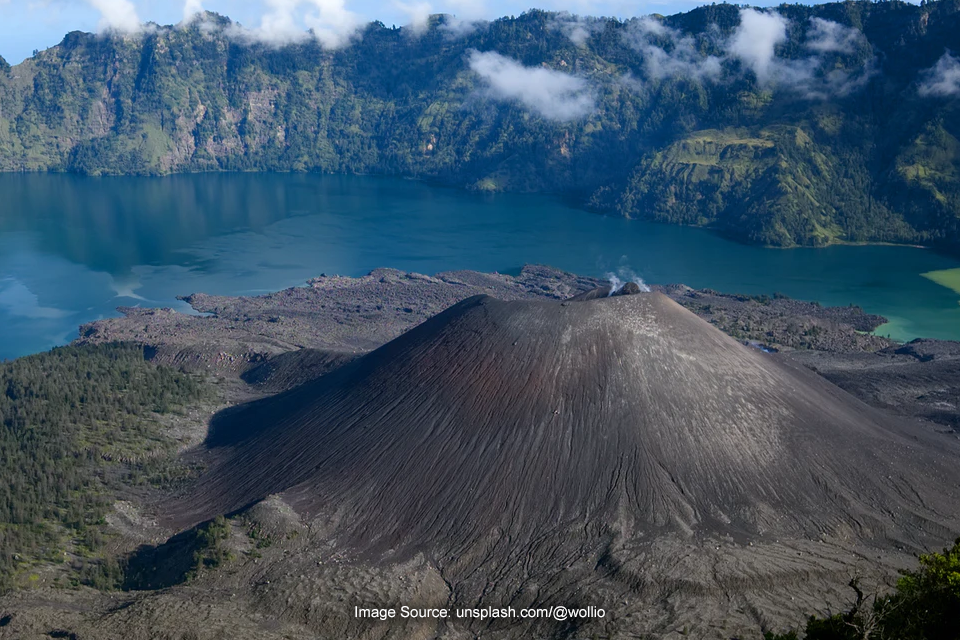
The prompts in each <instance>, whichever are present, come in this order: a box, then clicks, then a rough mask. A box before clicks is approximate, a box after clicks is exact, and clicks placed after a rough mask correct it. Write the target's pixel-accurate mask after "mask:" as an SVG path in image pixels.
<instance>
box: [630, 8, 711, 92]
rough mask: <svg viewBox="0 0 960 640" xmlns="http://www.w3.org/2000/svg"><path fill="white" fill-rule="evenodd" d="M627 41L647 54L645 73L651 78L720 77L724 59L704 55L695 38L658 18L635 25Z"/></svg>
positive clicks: (643, 20)
mask: <svg viewBox="0 0 960 640" xmlns="http://www.w3.org/2000/svg"><path fill="white" fill-rule="evenodd" d="M624 37H625V38H626V41H627V44H629V45H630V46H631V47H633V48H634V49H636V50H637V51H639V52H641V53H642V54H643V64H644V69H645V70H646V72H647V76H648V77H650V78H653V79H655V80H660V79H662V78H667V77H686V78H697V79H704V78H718V77H719V76H720V72H721V60H720V58H718V57H716V56H704V55H702V54H701V53H700V51H699V50H698V49H697V42H696V40H694V38H693V37H692V36H685V35H683V34H682V33H680V32H679V31H677V30H676V29H671V28H670V27H668V26H666V25H664V24H663V23H662V22H660V21H659V20H657V19H656V18H652V17H649V16H647V17H644V18H640V19H639V20H636V21H634V22H631V23H630V25H629V27H628V29H627V31H626V35H625V36H624ZM661 45H662V46H661ZM668 49H669V51H668Z"/></svg>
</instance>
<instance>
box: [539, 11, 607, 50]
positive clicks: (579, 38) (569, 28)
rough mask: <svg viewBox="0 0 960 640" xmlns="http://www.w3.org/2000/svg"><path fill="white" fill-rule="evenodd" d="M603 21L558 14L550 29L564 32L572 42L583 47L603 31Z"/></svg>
mask: <svg viewBox="0 0 960 640" xmlns="http://www.w3.org/2000/svg"><path fill="white" fill-rule="evenodd" d="M603 24H604V23H603V21H602V20H599V19H597V18H581V17H580V16H575V15H572V14H570V13H567V12H566V11H563V12H561V13H559V14H557V15H556V16H555V17H554V18H553V20H551V21H550V24H549V26H550V28H551V29H557V30H559V31H562V32H563V34H564V35H565V36H567V38H569V40H570V42H572V43H573V44H575V45H577V46H578V47H582V46H584V45H585V44H587V40H589V39H590V36H592V35H593V34H594V33H597V32H598V31H601V30H603Z"/></svg>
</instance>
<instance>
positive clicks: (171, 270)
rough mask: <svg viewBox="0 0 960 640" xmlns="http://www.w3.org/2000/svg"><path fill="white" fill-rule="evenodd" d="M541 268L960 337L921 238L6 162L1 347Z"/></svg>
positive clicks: (956, 298) (352, 184)
mask: <svg viewBox="0 0 960 640" xmlns="http://www.w3.org/2000/svg"><path fill="white" fill-rule="evenodd" d="M526 263H543V264H549V265H552V266H555V267H559V268H562V269H566V270H569V271H574V272H578V273H582V274H586V275H596V276H602V275H603V274H604V273H606V272H608V271H616V270H618V269H619V268H622V267H626V268H629V269H632V270H633V271H634V272H636V273H637V274H639V275H640V276H642V277H643V278H644V279H645V280H646V281H648V282H652V283H672V282H683V283H685V284H688V285H690V286H692V287H698V288H700V287H710V288H714V289H718V290H720V291H726V292H742V293H773V292H781V293H785V294H787V295H789V296H792V297H796V298H801V299H806V300H818V301H820V302H822V303H823V304H830V305H835V304H841V305H845V304H850V303H854V304H858V305H861V306H862V307H864V308H865V309H866V310H867V311H870V312H874V313H880V314H883V315H885V316H887V317H888V318H890V319H891V321H892V322H891V324H890V325H889V326H888V327H885V328H883V329H881V330H880V333H883V334H886V333H888V332H889V333H890V334H891V335H892V336H893V337H895V338H898V339H910V338H914V337H919V336H923V337H937V338H948V339H960V304H958V302H960V295H958V294H957V293H955V292H953V291H951V290H949V289H947V288H945V287H942V286H939V285H937V284H936V283H934V282H932V281H930V280H928V279H926V278H923V277H921V275H920V274H921V273H925V272H928V271H934V270H940V269H952V268H957V267H960V261H957V260H954V259H950V258H947V257H944V256H941V255H938V254H935V253H933V252H931V251H927V250H922V249H913V248H907V247H885V246H883V247H881V246H863V247H830V248H826V249H793V250H778V249H763V248H759V247H748V246H744V245H740V244H737V243H734V242H730V241H728V240H725V239H723V238H721V237H719V236H717V235H715V234H712V233H710V232H707V231H704V230H702V229H693V228H684V227H675V226H669V225H656V224H648V223H643V222H637V221H630V220H623V219H620V218H615V217H605V216H599V215H596V214H592V213H587V212H583V211H580V210H578V209H576V208H573V207H570V206H568V205H566V204H564V203H562V202H560V201H558V200H556V199H554V198H550V197H546V196H525V195H493V196H490V195H477V194H471V193H465V192H462V191H457V190H453V189H444V188H439V187H433V186H429V185H425V184H422V183H419V182H413V181H407V180H400V179H392V178H375V177H355V176H351V177H345V176H315V175H272V174H206V175H191V176H172V177H165V178H88V177H79V176H70V175H29V174H28V175H21V174H7V175H0V326H2V327H3V328H4V330H3V331H2V332H0V358H12V357H16V356H20V355H24V354H27V353H33V352H37V351H41V350H44V349H47V348H49V347H51V346H54V345H57V344H63V343H66V342H69V341H70V340H72V339H73V338H74V337H76V334H77V327H78V325H80V324H81V323H82V322H87V321H90V320H95V319H97V318H102V317H106V316H110V315H115V314H116V311H115V309H116V307H117V306H136V305H143V306H172V307H174V308H178V309H183V310H186V305H184V304H182V303H178V302H177V301H176V299H175V298H176V296H177V295H184V294H189V293H193V292H198V291H203V292H206V293H212V294H224V295H250V294H258V293H265V292H268V291H274V290H277V289H282V288H285V287H290V286H295V285H300V284H303V283H304V281H305V280H306V279H307V278H310V277H312V276H315V275H318V274H320V273H322V272H325V273H327V274H335V273H336V274H342V275H351V276H357V275H362V274H364V273H367V272H368V271H370V270H371V269H373V268H376V267H395V268H398V269H404V270H410V271H418V272H420V273H427V274H433V273H436V272H438V271H446V270H452V269H476V270H480V271H501V272H503V271H514V270H516V269H518V268H519V267H520V266H522V265H523V264H526Z"/></svg>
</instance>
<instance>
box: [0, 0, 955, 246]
mask: <svg viewBox="0 0 960 640" xmlns="http://www.w3.org/2000/svg"><path fill="white" fill-rule="evenodd" d="M958 7H960V3H958V2H957V0H944V1H942V2H934V3H929V4H927V5H925V6H923V7H918V6H914V5H909V4H905V3H895V2H888V3H880V4H871V3H860V2H856V3H855V2H847V3H842V4H841V3H838V4H829V5H818V6H816V7H804V6H797V5H794V6H784V7H781V8H780V9H779V14H776V15H777V16H779V18H775V19H774V21H775V24H774V23H771V24H773V27H772V28H776V29H779V28H781V27H782V29H783V40H782V42H780V44H779V45H778V46H777V47H776V50H775V52H774V53H771V54H770V56H772V57H770V56H768V57H767V58H762V56H761V57H760V58H758V57H757V55H756V52H752V51H751V50H750V49H749V47H747V46H746V44H744V42H743V40H744V29H746V27H744V26H743V25H744V24H746V23H747V21H746V20H745V18H744V16H745V15H747V14H746V13H745V11H747V10H740V9H738V8H737V7H735V6H732V5H719V6H710V7H702V8H700V9H696V10H694V11H691V12H689V13H686V14H679V15H676V16H671V17H668V18H663V19H660V18H656V19H635V20H630V21H627V22H619V21H602V20H593V19H587V20H580V19H576V20H575V19H573V18H570V17H569V16H560V15H557V14H549V13H544V12H538V11H533V12H528V13H526V14H523V15H521V16H520V17H517V18H505V19H502V20H498V21H496V22H494V23H491V24H489V25H485V26H482V27H479V28H477V29H475V30H474V31H472V32H470V33H466V34H460V35H456V36H455V35H453V34H452V31H451V29H450V28H448V25H447V24H446V18H443V17H435V18H434V19H433V21H432V23H431V26H430V28H429V29H428V30H426V31H425V32H424V33H422V34H419V35H414V34H410V33H408V32H407V31H405V30H401V29H388V28H386V27H384V26H383V25H380V24H378V23H374V24H371V25H369V26H368V27H367V28H366V29H365V30H364V31H363V33H362V34H361V35H360V37H358V38H356V39H354V40H353V41H352V42H351V43H350V44H349V45H348V46H346V47H344V48H342V49H339V50H335V51H329V50H325V49H323V48H322V47H321V46H320V45H319V44H317V43H316V42H313V41H308V42H305V43H300V44H291V45H288V46H285V47H281V48H274V47H269V46H266V45H263V44H256V43H250V41H249V40H244V39H242V38H238V37H237V36H236V35H235V30H234V29H233V28H232V26H233V25H232V23H231V22H230V21H229V20H228V19H226V18H222V17H219V16H215V15H213V14H207V15H206V16H205V18H204V19H203V20H201V21H199V22H195V23H194V24H193V25H192V26H190V27H187V28H183V27H170V28H155V29H153V30H149V31H146V32H144V33H142V34H140V35H138V36H134V37H118V36H111V37H100V36H94V35H91V34H84V33H76V32H75V33H71V34H68V35H67V36H66V37H65V38H64V40H63V42H62V43H61V44H60V45H58V46H56V47H53V48H51V49H49V50H47V51H44V52H41V53H40V54H38V55H37V56H35V57H34V58H31V59H29V60H27V61H25V62H23V63H22V64H20V65H17V66H15V67H12V68H9V69H8V70H6V71H4V68H5V66H6V65H5V64H0V170H5V171H21V170H28V171H36V170H63V171H75V172H82V173H90V174H102V173H121V174H162V173H169V172H181V171H210V170H273V171H320V172H347V173H350V172H366V173H385V174H395V175H409V176H418V177H428V178H431V179H436V180H440V181H443V182H447V183H450V184H455V185H459V186H464V187H470V188H478V189H501V190H515V191H551V192H565V193H568V194H570V195H573V196H575V197H577V198H579V199H581V200H582V201H584V202H589V203H590V204H591V205H592V206H594V207H597V208H600V209H603V210H616V211H618V212H620V213H622V214H623V215H627V216H631V217H643V218H650V219H656V220H661V221H666V222H680V223H684V224H697V225H710V226H715V227H718V228H721V229H723V230H724V231H725V232H727V233H730V234H732V235H735V236H737V237H740V238H743V239H745V240H748V241H752V242H760V243H766V244H773V245H779V246H791V245H794V244H808V245H817V244H826V243H829V242H833V241H837V240H844V241H878V240H882V241H896V242H924V243H931V244H938V245H941V246H943V247H946V248H952V249H956V248H957V247H958V246H960V228H958V213H960V187H958V183H957V175H958V173H957V172H958V166H960V156H958V153H957V150H958V148H960V145H958V143H957V139H958V136H960V124H957V123H960V118H957V117H956V115H957V107H958V102H960V101H958V98H957V94H960V88H958V89H957V91H956V92H952V88H953V87H952V85H950V84H949V83H947V84H937V78H936V77H935V76H936V74H937V73H939V72H938V71H937V70H938V69H940V67H941V66H943V65H948V66H949V64H951V60H953V58H951V57H950V56H949V55H945V54H944V52H945V50H955V49H957V48H960V42H958V41H957V35H956V34H957V33H960V28H958V27H960V11H958ZM758 15H761V14H758ZM762 15H766V16H767V17H768V18H769V16H771V15H773V14H762ZM747 17H748V18H749V15H748V16H747ZM761 20H762V18H761ZM778 21H782V22H778ZM571 25H573V26H575V27H577V28H579V29H581V31H580V32H577V33H581V34H587V35H585V36H582V37H580V36H577V37H573V36H571V35H570V34H572V33H574V30H572V29H571ZM761 26H763V25H761ZM764 28H766V27H764ZM746 35H747V36H749V35H750V34H749V33H748V34H746ZM477 52H482V53H477ZM951 68H952V67H951ZM944 69H946V71H945V72H944V73H947V72H949V69H947V68H946V67H944ZM941 71H943V70H941ZM509 74H513V76H511V77H513V78H518V79H519V81H517V82H514V83H513V84H509V83H505V82H504V78H506V76H507V75H509ZM941 75H943V74H941ZM945 77H946V76H945Z"/></svg>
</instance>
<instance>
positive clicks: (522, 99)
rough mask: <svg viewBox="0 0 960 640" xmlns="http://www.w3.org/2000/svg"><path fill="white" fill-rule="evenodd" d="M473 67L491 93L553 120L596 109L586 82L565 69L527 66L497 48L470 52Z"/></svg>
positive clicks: (574, 118)
mask: <svg viewBox="0 0 960 640" xmlns="http://www.w3.org/2000/svg"><path fill="white" fill-rule="evenodd" d="M470 69H471V70H473V72H474V73H476V74H477V75H479V76H480V77H481V78H482V79H483V80H484V82H485V83H486V84H487V87H488V92H489V94H490V95H491V96H493V97H495V98H497V99H500V100H509V101H516V102H518V103H520V104H521V105H523V106H524V107H526V108H527V109H530V110H531V111H534V112H536V113H539V114H540V115H542V116H543V117H545V118H548V119H550V120H560V121H563V120H576V119H578V118H582V117H583V116H585V115H587V114H589V113H590V112H592V111H593V110H594V109H595V108H596V105H595V100H594V94H593V91H592V90H591V88H590V86H589V85H588V83H587V81H586V80H584V79H583V78H578V77H576V76H572V75H570V74H568V73H563V72H562V71H554V70H553V69H545V68H543V67H525V66H523V65H522V64H520V63H519V62H516V61H514V60H511V59H510V58H506V57H504V56H502V55H500V54H499V53H496V52H494V51H486V52H483V53H481V52H479V51H471V52H470Z"/></svg>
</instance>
